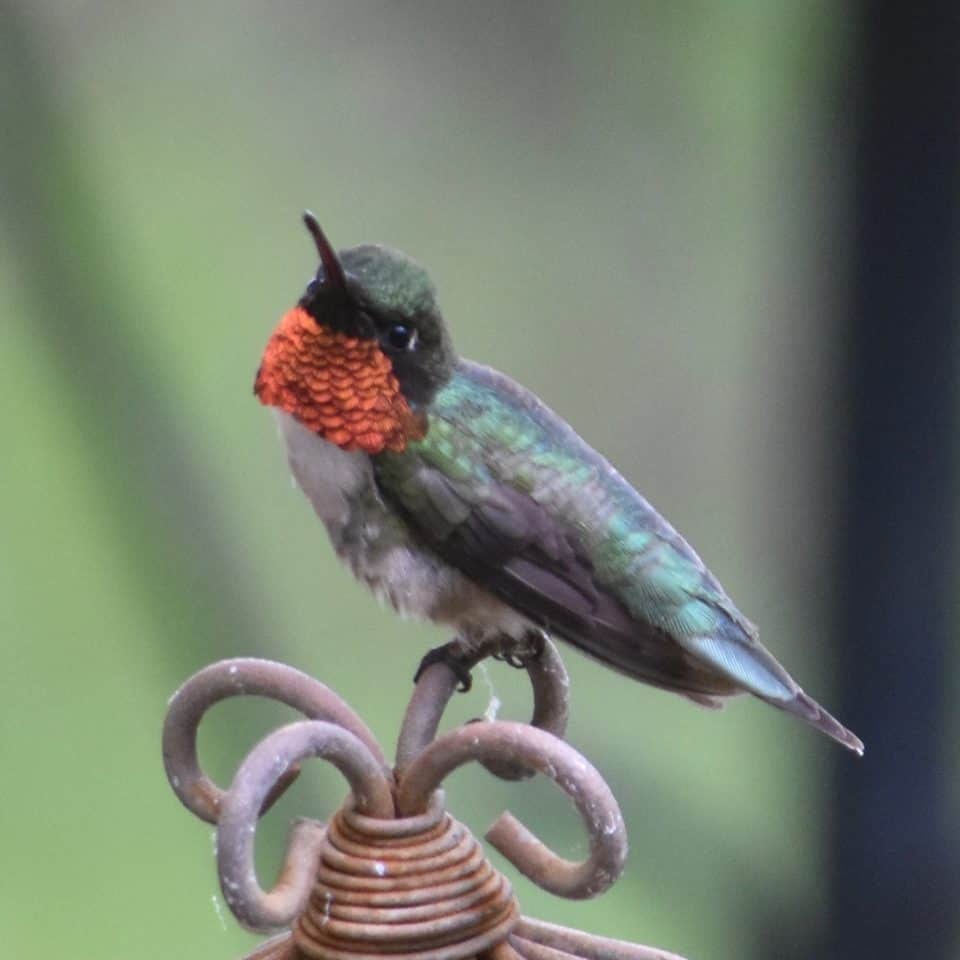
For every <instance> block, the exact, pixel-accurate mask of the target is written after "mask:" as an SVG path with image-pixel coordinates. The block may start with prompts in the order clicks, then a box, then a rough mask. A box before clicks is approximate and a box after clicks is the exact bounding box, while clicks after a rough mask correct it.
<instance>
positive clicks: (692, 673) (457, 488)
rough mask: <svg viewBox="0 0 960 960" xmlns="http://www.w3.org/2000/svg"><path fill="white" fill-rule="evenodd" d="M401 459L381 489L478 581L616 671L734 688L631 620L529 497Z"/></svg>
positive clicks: (663, 682)
mask: <svg viewBox="0 0 960 960" xmlns="http://www.w3.org/2000/svg"><path fill="white" fill-rule="evenodd" d="M404 461H405V462H404V464H403V466H404V469H402V470H399V471H398V470H397V469H396V467H397V461H396V460H394V461H393V467H394V469H393V470H381V471H379V472H380V474H381V476H382V477H389V478H390V482H381V493H382V495H384V496H385V497H386V498H387V499H389V500H391V502H393V504H394V506H395V507H396V508H398V509H399V510H400V511H401V513H402V514H403V515H404V516H405V517H406V519H407V522H408V524H409V525H410V527H411V528H412V529H413V530H414V531H415V532H416V533H417V534H418V535H419V536H420V537H421V538H422V539H423V540H424V541H425V542H426V543H427V545H428V546H429V547H430V548H431V549H432V550H434V551H435V552H436V553H437V554H439V555H440V556H441V557H442V558H443V559H444V560H446V561H447V562H448V563H450V564H451V565H452V566H454V567H456V568H457V569H459V570H460V571H461V572H463V573H464V574H466V575H467V576H468V577H469V578H470V579H471V580H473V581H474V582H475V583H478V584H480V585H482V586H483V587H485V588H486V589H488V590H490V592H491V593H493V594H494V595H496V596H498V597H500V598H501V599H503V600H504V601H506V602H507V603H508V604H510V605H511V606H513V607H514V608H515V609H517V610H519V611H520V612H521V613H523V614H524V615H525V616H527V617H529V618H530V620H531V621H533V622H534V623H536V624H538V625H540V626H542V627H544V628H545V629H547V630H549V631H553V632H556V633H557V634H559V635H560V636H562V637H564V639H566V640H568V641H570V642H572V643H574V644H575V645H576V646H578V647H580V648H581V649H582V650H583V651H584V652H585V653H587V654H589V655H591V656H593V657H594V658H595V659H598V660H601V661H602V662H603V663H605V664H607V665H608V666H611V667H613V668H614V669H616V670H619V671H621V672H624V673H627V674H629V675H631V676H634V677H639V678H641V679H643V680H645V681H646V682H648V683H651V684H654V685H656V686H660V687H664V688H666V689H669V690H674V691H677V692H680V693H689V694H711V693H718V694H723V693H729V692H731V685H730V684H729V682H727V681H725V680H723V679H722V678H719V677H717V676H716V675H715V674H711V673H708V672H707V671H706V670H704V669H702V668H701V667H699V666H698V665H697V664H695V663H694V662H693V661H692V660H691V658H690V657H689V655H688V654H686V653H685V652H684V651H683V649H682V648H681V647H679V646H678V645H677V644H675V643H674V642H672V641H671V640H670V639H669V638H668V637H667V636H666V635H665V634H664V633H663V632H662V631H660V630H657V629H656V628H655V627H651V626H649V625H644V624H640V623H638V622H637V621H636V619H635V618H633V617H631V615H630V614H629V613H628V612H627V610H626V609H625V608H624V606H623V605H622V604H621V603H620V601H619V600H618V599H617V598H616V597H615V596H613V594H612V593H610V592H609V591H608V590H606V589H605V588H604V587H603V586H602V585H600V584H598V582H597V581H596V579H595V577H594V571H593V567H592V564H591V562H590V559H589V557H588V555H587V552H586V550H584V549H583V546H582V544H581V543H580V541H579V537H578V535H577V533H576V531H575V530H574V529H573V528H572V527H565V525H564V524H562V523H558V521H557V518H556V517H555V516H553V515H552V514H551V513H549V512H548V511H547V509H546V508H545V507H544V506H542V505H541V504H539V503H538V502H537V501H536V500H534V499H533V497H532V496H530V495H529V494H527V493H524V492H522V491H520V490H516V489H513V488H511V487H507V486H504V485H502V484H498V483H496V482H493V481H489V480H487V481H485V482H481V483H468V482H464V481H456V480H452V479H451V478H449V477H448V476H446V474H445V473H443V472H442V471H441V470H440V469H438V468H437V467H435V466H432V465H431V464H430V463H429V462H427V461H426V460H425V459H422V458H416V459H412V458H409V457H405V458H404ZM382 463H385V461H384V462H382ZM381 466H382V464H381ZM695 699H697V698H696V697H695ZM699 699H700V700H702V701H709V697H707V698H703V697H701V698H699Z"/></svg>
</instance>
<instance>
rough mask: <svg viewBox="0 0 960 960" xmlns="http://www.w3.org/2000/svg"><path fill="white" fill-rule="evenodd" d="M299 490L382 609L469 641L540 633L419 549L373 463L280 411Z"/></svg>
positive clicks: (516, 614)
mask: <svg viewBox="0 0 960 960" xmlns="http://www.w3.org/2000/svg"><path fill="white" fill-rule="evenodd" d="M274 412H275V414H276V416H277V421H278V423H279V426H280V434H281V436H282V437H283V440H284V443H285V444H286V448H287V459H288V462H289V464H290V470H291V472H292V473H293V477H294V479H295V480H296V482H297V485H298V486H299V487H300V489H301V490H303V492H304V493H305V494H306V495H307V497H308V499H309V500H310V502H311V503H312V504H313V508H314V510H315V511H316V513H317V516H318V517H319V518H320V519H321V520H322V521H323V524H324V526H325V527H326V528H327V533H328V534H329V536H330V541H331V542H332V544H333V547H334V550H335V551H336V553H337V556H338V557H339V558H340V559H341V560H342V561H343V562H344V563H345V564H346V565H347V566H348V567H349V568H350V570H351V571H352V572H353V575H354V576H355V577H356V578H357V579H358V580H359V581H360V582H361V583H363V584H365V585H366V586H367V587H368V588H369V589H370V590H371V591H373V593H374V594H375V595H376V596H377V598H378V599H380V600H381V601H382V602H386V603H389V604H391V606H393V607H394V609H395V610H397V612H398V613H400V614H401V615H403V616H406V617H415V618H418V619H427V620H432V621H434V622H436V623H440V624H443V625H447V626H451V627H453V628H454V629H456V630H457V631H458V633H459V634H460V635H461V636H462V638H463V639H464V640H467V641H469V640H477V641H479V640H481V639H484V638H486V637H488V636H490V635H491V634H504V635H506V636H507V637H511V638H514V639H516V640H520V638H521V637H522V636H523V635H524V634H525V633H527V632H528V631H530V630H531V629H533V625H532V624H531V623H530V621H529V620H527V619H526V618H525V617H523V616H522V615H521V614H519V613H516V612H515V611H514V610H512V609H511V608H510V607H508V606H507V605H506V604H504V603H503V602H502V601H500V600H498V599H497V598H496V597H494V596H493V595H492V594H490V593H488V592H487V591H486V590H483V589H481V588H480V587H478V586H476V585H475V584H474V583H472V582H471V581H470V580H467V579H466V577H464V576H463V575H462V574H460V573H459V572H458V571H457V570H455V569H453V568H452V567H450V566H449V565H447V564H445V563H444V562H443V561H442V560H440V559H439V558H438V557H437V556H435V555H434V554H433V553H431V552H430V551H428V550H426V549H425V548H423V547H421V546H420V545H419V544H417V543H415V542H414V541H413V540H412V539H411V537H410V535H409V533H408V531H407V529H406V527H405V526H404V524H403V522H402V521H401V520H400V519H399V518H398V517H396V516H394V514H392V513H391V512H390V511H389V510H388V509H387V507H386V505H385V504H384V502H383V500H382V498H381V497H380V493H379V491H378V490H377V487H376V483H375V481H374V476H373V468H372V466H371V463H370V459H369V457H368V456H367V455H366V454H364V453H362V452H359V451H355V452H348V451H346V450H341V449H340V448H339V447H337V446H336V445H334V444H332V443H329V442H327V441H326V440H324V439H323V438H322V437H319V436H317V435H316V434H315V433H313V432H311V431H310V430H308V429H307V428H306V427H304V426H303V425H302V424H300V423H299V422H297V421H296V420H295V419H294V418H293V417H292V416H290V415H289V414H287V413H284V412H283V411H280V410H275V411H274Z"/></svg>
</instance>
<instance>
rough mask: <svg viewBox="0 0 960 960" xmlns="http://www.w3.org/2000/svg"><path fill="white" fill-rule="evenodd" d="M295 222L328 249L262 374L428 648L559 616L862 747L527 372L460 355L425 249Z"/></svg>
mask: <svg viewBox="0 0 960 960" xmlns="http://www.w3.org/2000/svg"><path fill="white" fill-rule="evenodd" d="M304 222H305V224H306V226H307V229H308V230H309V232H310V233H311V235H312V237H313V240H314V243H315V245H316V248H317V253H318V255H319V260H320V263H319V267H318V269H317V271H316V275H315V276H314V278H313V279H312V280H311V281H310V283H309V284H308V285H307V288H306V291H305V292H304V294H303V296H302V297H301V298H300V300H299V301H298V303H297V304H296V306H294V307H293V308H292V309H291V310H289V311H288V312H287V313H285V314H284V316H283V317H282V319H281V320H280V323H279V324H278V326H277V327H276V329H275V330H274V332H273V334H272V335H271V336H270V338H269V340H268V342H267V345H266V348H265V350H264V353H263V357H262V360H261V363H260V367H259V369H258V371H257V375H256V380H255V383H254V393H255V394H256V396H257V397H258V398H259V400H260V401H261V403H263V404H265V405H267V406H270V407H273V408H274V409H275V411H276V414H277V418H278V421H279V426H280V432H281V435H282V437H283V440H284V442H285V445H286V452H287V459H288V463H289V466H290V469H291V472H292V474H293V477H294V479H295V481H296V483H297V484H298V486H299V487H300V488H301V489H302V491H303V492H304V493H305V494H306V496H307V497H308V499H309V500H310V501H311V503H312V505H313V508H314V510H315V511H316V513H317V515H318V516H319V518H320V520H321V521H322V522H323V524H324V526H325V527H326V530H327V533H328V535H329V538H330V540H331V542H332V545H333V548H334V550H335V551H336V554H337V556H338V557H339V558H340V559H341V560H342V561H343V562H344V563H345V564H346V565H347V566H348V567H349V569H350V570H351V571H352V572H353V574H354V575H355V576H356V577H357V579H358V580H360V581H361V582H362V583H363V584H365V585H366V586H367V587H368V588H369V589H370V590H371V591H372V592H373V593H374V594H375V595H376V596H377V597H379V598H380V599H381V600H382V601H385V602H386V603H389V604H390V605H392V606H393V607H394V609H395V610H396V611H397V612H398V613H399V614H401V615H402V616H406V617H414V618H419V619H425V620H429V621H432V622H434V623H438V624H441V625H444V626H446V627H451V628H453V630H454V631H455V636H456V637H457V639H456V640H455V641H453V642H452V643H451V644H447V645H446V646H445V647H444V648H439V649H440V650H441V651H443V653H444V654H445V655H447V656H452V657H453V658H454V659H455V660H456V659H457V658H458V657H459V658H460V660H459V662H460V663H461V664H463V663H467V664H469V665H472V664H473V663H475V662H476V660H477V659H478V658H476V657H475V658H474V659H472V660H471V658H470V657H471V652H474V653H475V652H476V651H478V650H491V649H493V650H497V651H498V652H499V653H500V655H501V656H502V657H504V658H505V659H508V660H511V662H514V663H516V662H517V661H519V662H521V663H522V662H523V661H524V658H526V657H529V656H535V655H536V653H537V650H538V649H542V642H543V639H542V638H543V637H544V635H548V636H555V637H558V638H560V639H562V640H564V641H567V642H569V643H571V644H572V645H573V646H575V647H577V648H579V649H580V650H581V651H583V652H584V653H586V654H587V655H588V656H589V657H591V658H593V659H595V660H597V661H599V662H600V663H602V664H605V665H606V666H608V667H611V668H612V669H614V670H616V671H618V672H620V673H622V674H625V675H627V676H628V677H632V678H634V679H636V680H639V681H642V682H644V683H647V684H650V685H652V686H654V687H659V688H662V689H664V690H668V691H672V692H674V693H677V694H680V695H682V696H685V697H687V698H689V699H690V700H693V701H695V702H697V703H699V704H701V705H705V706H720V705H721V704H722V702H723V701H724V700H725V699H726V698H728V697H731V696H734V695H736V694H740V693H750V694H753V696H755V697H758V698H759V699H761V700H763V701H765V702H766V703H768V704H771V705H772V706H774V707H777V708H778V709H780V710H783V711H786V712H787V713H790V714H793V715H795V716H797V717H800V718H801V719H802V720H805V721H806V722H807V723H809V724H811V725H812V726H814V727H815V728H816V729H818V730H820V731H822V732H823V733H825V734H826V735H827V736H829V737H832V738H833V739H834V740H836V741H838V742H839V743H841V744H843V746H845V747H847V748H848V749H850V750H853V751H855V752H856V753H858V754H862V753H863V744H862V742H861V741H860V740H859V739H858V738H857V737H856V736H855V735H854V734H853V733H851V732H850V731H849V730H847V729H846V728H845V727H844V726H842V725H841V724H840V723H839V722H838V721H837V720H835V719H834V718H833V717H832V716H831V715H830V714H829V713H827V711H826V710H824V709H823V707H821V706H820V705H819V704H818V703H817V702H816V701H815V700H813V699H812V698H811V697H809V696H808V695H807V694H806V693H804V691H803V690H802V689H801V688H800V686H799V685H798V684H797V683H796V681H794V680H793V678H792V677H791V676H790V675H789V674H788V673H787V671H786V670H785V669H784V668H783V667H782V666H781V665H780V664H779V663H778V661H777V660H776V659H775V658H774V657H773V656H772V654H770V653H769V652H768V651H767V650H766V649H765V648H764V647H763V645H762V644H761V643H760V641H759V639H758V634H757V629H756V627H755V626H754V625H753V624H752V623H751V622H750V621H749V620H747V618H746V617H745V616H744V615H743V614H742V613H741V612H740V611H739V610H738V609H737V607H736V606H735V605H734V604H733V601H732V600H731V599H730V598H729V597H728V596H727V594H726V593H725V591H724V590H723V588H722V587H721V586H720V583H719V582H718V581H717V579H716V578H715V577H714V576H713V574H712V573H711V572H710V571H709V570H708V569H707V568H706V566H705V565H704V563H703V562H702V561H701V559H700V558H699V556H697V554H696V553H695V552H694V550H693V548H692V547H690V545H689V544H688V543H687V542H686V541H685V540H684V539H683V537H681V536H680V534H679V533H677V531H676V530H674V528H673V527H672V526H671V525H670V524H669V523H668V522H667V521H666V520H665V519H664V518H663V517H662V516H660V514H659V513H657V511H656V510H655V509H654V508H653V507H652V506H651V505H650V504H649V503H648V502H647V500H645V499H644V497H643V496H641V495H640V493H638V492H637V491H636V490H635V489H634V488H633V486H632V485H631V484H630V483H629V482H628V481H627V480H626V479H625V478H624V477H623V476H622V475H621V474H620V473H619V472H618V471H617V470H616V469H615V468H614V467H613V466H612V465H611V464H610V463H609V462H608V461H607V460H606V459H604V457H603V456H601V455H600V454H599V453H597V452H596V451H595V450H594V449H593V448H592V447H590V446H589V445H588V444H587V443H586V442H585V441H584V440H582V439H581V438H580V436H578V434H577V433H576V432H575V431H574V430H573V428H572V427H571V426H570V425H569V424H567V423H566V422H565V421H564V420H563V419H562V418H561V417H560V416H558V415H557V414H556V413H554V412H553V411H552V410H551V409H550V408H549V407H547V406H546V404H544V403H543V402H542V401H541V400H540V399H539V398H538V397H537V396H535V395H534V394H533V393H532V392H531V391H529V390H527V389H525V388H524V387H522V386H521V385H520V384H518V383H516V382H515V381H513V380H512V379H510V378H509V377H507V376H506V375H505V374H503V373H499V372H498V371H496V370H493V369H491V368H490V367H486V366H483V365H481V364H479V363H474V362H472V361H470V360H466V359H464V358H462V357H459V356H458V355H457V353H456V351H455V350H454V346H453V343H452V341H451V338H450V334H449V332H448V330H447V326H446V323H445V322H444V319H443V316H442V314H441V311H440V306H439V304H438V301H437V294H436V290H435V288H434V285H433V283H432V282H431V280H430V278H429V276H428V275H427V273H426V271H425V270H424V269H423V268H422V267H421V266H419V265H418V264H417V263H416V262H414V261H413V260H412V259H411V258H410V257H408V256H406V255H405V254H403V253H400V252H399V251H397V250H393V249H391V248H389V247H385V246H380V245H374V244H365V245H361V246H357V247H351V248H349V249H346V250H341V251H340V252H339V253H338V252H337V251H335V250H334V248H333V247H332V246H331V244H330V242H329V241H328V240H327V238H326V236H325V234H324V232H323V231H322V229H321V228H320V225H319V224H318V222H317V220H316V218H315V217H314V216H313V215H312V214H311V213H309V212H307V213H305V214H304ZM538 644H539V646H538ZM433 652H434V653H435V652H436V651H433Z"/></svg>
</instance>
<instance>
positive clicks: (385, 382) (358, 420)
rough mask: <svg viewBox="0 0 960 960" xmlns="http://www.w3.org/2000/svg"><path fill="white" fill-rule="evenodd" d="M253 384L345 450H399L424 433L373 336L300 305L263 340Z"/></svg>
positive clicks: (271, 401)
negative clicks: (334, 326) (323, 321)
mask: <svg viewBox="0 0 960 960" xmlns="http://www.w3.org/2000/svg"><path fill="white" fill-rule="evenodd" d="M253 392H254V393H255V394H256V395H257V396H258V397H259V398H260V402H261V403H263V404H266V405H267V406H270V407H279V408H280V409H281V410H284V411H285V412H287V413H289V414H291V415H292V416H293V417H295V418H296V419H297V420H299V421H300V422H301V423H302V424H303V425H304V426H305V427H307V428H308V429H310V430H312V431H313V432H314V433H316V434H318V435H319V436H321V437H323V439H324V440H328V441H329V442H330V443H335V444H336V445H337V446H338V447H341V448H342V449H344V450H362V451H364V453H369V454H375V453H383V451H385V450H390V451H393V452H395V453H399V452H401V451H402V450H403V449H404V448H405V447H406V445H407V443H408V442H409V441H410V440H419V439H421V438H422V437H423V436H424V434H425V433H426V424H425V420H424V418H423V417H420V416H418V415H417V414H415V413H414V412H413V411H412V410H411V409H410V406H409V404H408V403H407V401H406V398H405V397H404V396H403V394H402V393H401V392H400V384H399V383H398V382H397V378H396V376H395V375H394V373H393V367H392V365H391V363H390V358H389V357H387V355H386V354H385V353H384V352H383V351H382V350H381V349H380V347H379V346H378V345H377V343H376V341H374V340H361V339H360V338H359V337H348V336H347V335H346V334H343V333H338V332H337V331H335V330H330V329H328V328H326V327H323V326H321V325H320V324H319V323H317V321H316V320H314V319H313V317H311V316H310V314H309V313H307V312H306V311H305V310H304V309H303V308H302V307H294V308H293V309H292V310H288V311H287V313H285V314H284V316H283V319H282V320H281V321H280V323H279V324H278V326H277V329H276V330H274V332H273V335H272V336H271V337H270V340H269V341H268V342H267V348H266V350H264V352H263V359H262V361H261V362H260V369H259V370H258V371H257V379H256V381H255V383H254V385H253Z"/></svg>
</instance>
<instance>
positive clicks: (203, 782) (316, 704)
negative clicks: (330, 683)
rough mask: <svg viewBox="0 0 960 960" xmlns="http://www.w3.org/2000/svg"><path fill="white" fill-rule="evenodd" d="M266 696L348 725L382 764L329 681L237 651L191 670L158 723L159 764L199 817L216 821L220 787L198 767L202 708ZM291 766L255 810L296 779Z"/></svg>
mask: <svg viewBox="0 0 960 960" xmlns="http://www.w3.org/2000/svg"><path fill="white" fill-rule="evenodd" d="M241 696H259V697H269V698H271V699H274V700H278V701H280V702H281V703H285V704H287V705H288V706H290V707H293V709H294V710H298V711H299V712H300V713H302V714H303V715H304V716H305V717H308V718H309V719H311V720H325V721H328V722H330V723H333V724H337V725H338V726H341V727H343V728H344V729H346V730H348V731H350V732H351V733H352V734H353V735H354V736H355V737H357V739H359V740H360V741H361V742H362V743H363V745H364V746H365V747H366V748H367V750H368V752H369V753H370V754H371V755H372V756H373V757H374V758H375V760H376V761H377V763H378V764H379V765H380V767H381V768H382V769H384V770H385V769H386V766H387V765H386V760H385V759H384V757H383V752H382V751H381V749H380V746H379V744H378V743H377V741H376V738H375V737H374V736H373V734H372V733H371V732H370V729H369V728H368V727H367V725H366V724H365V723H364V722H363V721H362V720H361V719H360V717H358V716H357V714H356V713H354V711H353V710H352V709H351V708H350V707H349V706H348V705H347V704H346V702H345V701H344V700H342V699H341V698H340V697H339V696H338V695H337V694H336V693H334V692H333V691H332V690H331V689H330V688H329V687H327V686H326V685H325V684H323V683H321V682H320V681H319V680H315V679H314V678H313V677H309V676H307V674H305V673H302V672H301V671H299V670H295V669H294V668H293V667H288V666H286V665H285V664H282V663H274V662H273V661H271V660H259V659H256V658H253V657H238V658H236V659H233V660H223V661H220V662H219V663H215V664H212V665H211V666H209V667H205V668H204V669H203V670H200V671H199V672H198V673H195V674H194V675H193V676H192V677H191V678H190V679H189V680H187V682H186V683H184V684H183V686H182V687H180V689H179V690H177V692H176V693H175V694H174V695H173V696H172V697H171V698H170V703H169V708H168V711H167V717H166V720H165V721H164V725H163V765H164V769H165V770H166V773H167V779H168V780H169V781H170V786H171V787H173V790H174V793H176V795H177V796H178V797H179V798H180V801H181V803H183V805H184V806H185V807H186V808H187V809H188V810H190V811H191V812H192V813H194V814H196V816H198V817H200V819H201V820H206V821H207V823H214V824H215V823H216V822H217V820H218V818H219V815H220V808H221V805H222V803H223V799H224V791H223V790H222V789H221V788H220V787H218V786H217V785H216V784H215V783H214V782H213V780H211V779H210V777H208V776H207V775H206V774H205V773H204V772H203V769H202V768H201V767H200V760H199V757H198V755H197V731H198V729H199V727H200V721H201V720H202V719H203V717H204V715H205V714H206V712H207V711H208V710H209V709H210V708H211V707H212V706H214V705H215V704H217V703H219V702H220V701H221V700H227V699H229V698H230V697H241ZM296 775H297V769H296V767H291V768H289V770H288V772H287V775H286V777H285V779H284V780H281V781H279V782H278V783H277V785H276V788H275V789H274V791H273V793H272V794H271V795H270V796H269V797H267V798H265V802H264V807H263V809H262V810H261V811H260V814H261V815H262V814H263V813H265V812H266V810H267V809H269V807H270V806H271V805H272V804H273V803H274V802H275V801H276V800H277V798H278V797H279V796H280V795H281V794H282V793H283V792H284V790H286V789H287V787H289V786H290V784H291V783H292V782H293V781H294V779H296Z"/></svg>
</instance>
